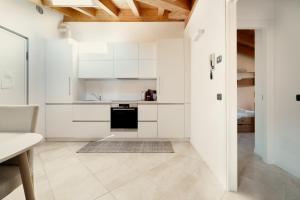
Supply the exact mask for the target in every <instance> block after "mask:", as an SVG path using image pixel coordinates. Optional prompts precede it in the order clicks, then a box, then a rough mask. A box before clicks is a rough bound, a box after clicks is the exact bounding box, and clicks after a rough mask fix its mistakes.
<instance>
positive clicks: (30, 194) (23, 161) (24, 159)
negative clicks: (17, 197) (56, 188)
mask: <svg viewBox="0 0 300 200" xmlns="http://www.w3.org/2000/svg"><path fill="white" fill-rule="evenodd" d="M17 158H18V162H19V169H20V174H21V178H22V183H23V188H24V193H25V197H26V200H34V199H35V198H34V190H33V183H32V179H31V175H30V168H29V163H28V156H27V152H24V153H22V154H20V155H19V156H18V157H17Z"/></svg>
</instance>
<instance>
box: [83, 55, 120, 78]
mask: <svg viewBox="0 0 300 200" xmlns="http://www.w3.org/2000/svg"><path fill="white" fill-rule="evenodd" d="M113 77H114V62H113V61H109V60H107V61H104V60H102V61H99V60H98V61H97V60H90V61H87V60H81V61H79V70H78V78H86V79H88V78H113Z"/></svg>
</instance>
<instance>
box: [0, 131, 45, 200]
mask: <svg viewBox="0 0 300 200" xmlns="http://www.w3.org/2000/svg"><path fill="white" fill-rule="evenodd" d="M42 140H43V137H42V136H41V135H39V134H36V133H0V163H2V162H4V161H7V160H9V159H11V158H14V157H16V158H17V160H18V166H19V169H20V174H21V178H22V183H23V188H24V192H25V196H26V199H27V200H34V199H35V198H34V191H33V183H32V180H31V175H30V168H29V163H28V157H27V152H28V151H29V150H30V149H32V148H33V147H34V146H35V145H37V144H38V143H40V142H41V141H42Z"/></svg>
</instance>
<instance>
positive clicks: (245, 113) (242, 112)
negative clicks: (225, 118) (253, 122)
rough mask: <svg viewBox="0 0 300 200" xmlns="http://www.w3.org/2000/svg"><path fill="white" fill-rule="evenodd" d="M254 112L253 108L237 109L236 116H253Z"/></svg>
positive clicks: (239, 117)
mask: <svg viewBox="0 0 300 200" xmlns="http://www.w3.org/2000/svg"><path fill="white" fill-rule="evenodd" d="M254 116H255V112H254V110H245V109H238V113H237V118H238V119H241V118H245V117H254Z"/></svg>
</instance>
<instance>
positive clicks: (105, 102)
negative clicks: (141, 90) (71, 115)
mask: <svg viewBox="0 0 300 200" xmlns="http://www.w3.org/2000/svg"><path fill="white" fill-rule="evenodd" d="M119 103H128V104H130V103H135V104H159V102H157V101H74V102H73V104H119Z"/></svg>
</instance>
